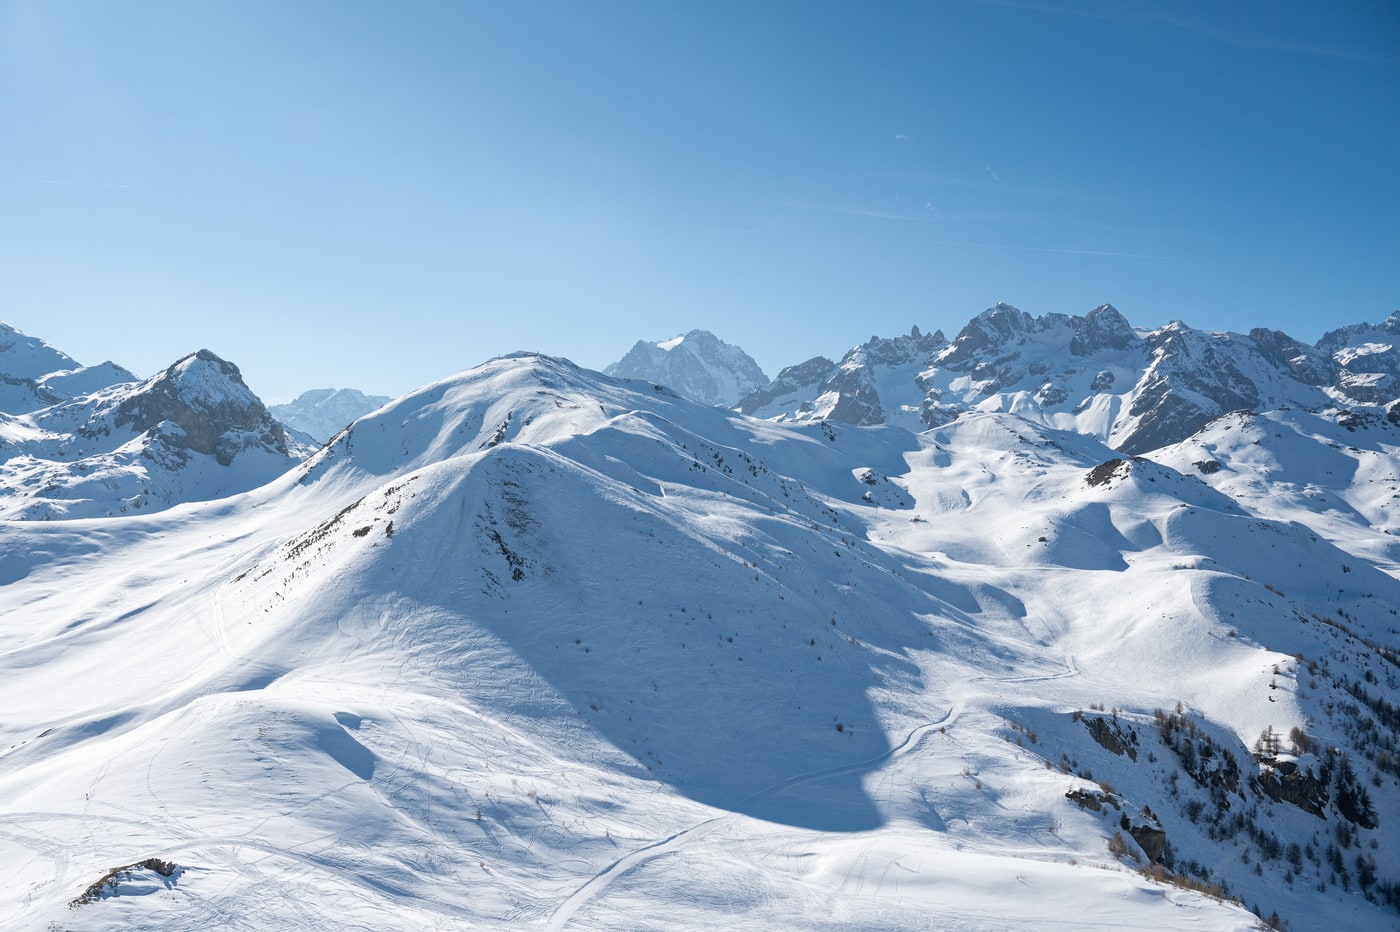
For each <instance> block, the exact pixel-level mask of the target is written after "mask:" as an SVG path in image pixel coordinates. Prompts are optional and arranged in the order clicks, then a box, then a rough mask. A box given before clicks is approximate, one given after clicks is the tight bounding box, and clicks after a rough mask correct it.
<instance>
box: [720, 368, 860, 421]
mask: <svg viewBox="0 0 1400 932" xmlns="http://www.w3.org/2000/svg"><path fill="white" fill-rule="evenodd" d="M835 370H836V363H834V362H832V361H831V360H830V359H827V358H826V357H825V356H813V357H812V358H811V359H809V360H807V361H806V362H801V363H798V364H797V365H795V366H788V367H787V368H786V369H784V370H783V371H782V372H779V373H778V377H777V378H776V379H774V380H773V381H772V382H771V383H769V384H768V385H767V386H765V387H763V388H755V389H754V390H753V391H751V392H749V393H748V394H747V395H745V396H744V400H743V401H741V402H740V403H739V410H740V411H742V412H743V413H744V414H757V413H758V412H759V411H760V410H761V409H763V408H765V407H767V406H768V405H771V404H776V403H778V402H779V401H781V399H783V398H784V397H786V396H789V395H797V394H799V393H804V392H807V393H810V394H811V395H812V396H814V397H815V396H816V395H817V394H819V393H818V392H817V390H816V389H817V386H819V385H821V383H822V382H823V381H824V380H825V379H826V378H827V377H829V376H831V375H833V374H834V372H835Z"/></svg>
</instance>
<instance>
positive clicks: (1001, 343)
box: [738, 304, 1400, 455]
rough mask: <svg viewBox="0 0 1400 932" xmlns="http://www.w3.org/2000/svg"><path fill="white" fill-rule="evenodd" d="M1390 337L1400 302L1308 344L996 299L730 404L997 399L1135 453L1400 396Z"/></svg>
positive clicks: (959, 406) (951, 411)
mask: <svg viewBox="0 0 1400 932" xmlns="http://www.w3.org/2000/svg"><path fill="white" fill-rule="evenodd" d="M1398 337H1400V316H1392V317H1391V318H1390V319H1388V320H1387V321H1386V322H1385V323H1384V324H1382V325H1380V326H1379V327H1372V326H1371V325H1369V324H1361V325H1357V326H1354V327H1348V328H1342V329H1339V330H1335V331H1332V332H1330V333H1328V334H1327V335H1325V336H1324V337H1323V338H1322V339H1321V340H1320V341H1319V342H1318V344H1317V345H1316V346H1311V347H1310V346H1306V345H1304V344H1300V343H1299V342H1298V341H1296V340H1294V339H1293V338H1291V337H1289V336H1288V335H1287V334H1284V333H1282V332H1279V331H1272V330H1267V329H1263V328H1259V329H1255V330H1252V331H1251V332H1250V333H1249V334H1247V335H1246V334H1235V333H1217V332H1207V331H1202V330H1196V329H1193V328H1191V327H1188V326H1186V325H1185V324H1183V323H1181V322H1180V321H1173V322H1172V323H1170V324H1168V325H1166V326H1164V327H1160V328H1157V329H1155V330H1141V331H1139V330H1135V329H1134V328H1133V327H1132V326H1130V325H1129V324H1128V322H1127V320H1126V319H1124V317H1123V316H1122V315H1121V314H1120V313H1119V312H1118V311H1117V310H1116V309H1115V308H1114V307H1112V306H1111V305H1107V304H1105V305H1102V306H1101V307H1098V308H1096V309H1094V310H1093V311H1091V312H1089V313H1088V314H1086V315H1084V316H1083V317H1079V316H1073V315H1065V314H1044V315H1042V316H1039V317H1033V316H1031V315H1029V314H1027V313H1025V312H1023V311H1020V310H1018V309H1017V308H1014V307H1012V306H1010V305H1007V304H998V305H996V306H995V307H992V308H989V309H987V310H986V311H984V312H983V313H981V314H979V315H978V316H976V317H974V318H973V319H972V320H971V321H969V322H968V324H967V326H965V327H964V328H963V329H962V331H961V332H960V333H959V334H958V336H957V337H956V338H955V339H954V340H953V341H952V342H951V343H949V342H948V341H946V340H944V339H943V338H942V334H941V333H936V334H933V335H929V336H921V335H920V334H919V332H918V330H917V328H916V329H915V331H914V332H913V333H911V335H910V336H908V337H901V338H897V339H895V340H882V339H880V338H878V337H872V338H871V340H870V342H868V343H866V344H864V345H863V346H859V347H856V348H855V349H852V350H851V351H850V352H849V353H847V354H846V356H845V358H843V359H842V361H841V363H840V364H839V366H835V367H832V368H831V369H830V371H828V372H827V373H825V374H824V375H822V376H821V377H820V378H815V371H814V370H811V369H807V368H804V370H803V371H804V379H795V378H792V377H789V378H786V379H781V378H780V379H779V380H776V381H775V382H774V383H773V384H772V385H770V386H767V387H765V388H764V389H760V390H758V391H755V392H753V393H751V394H750V395H749V396H748V397H747V398H745V399H744V401H743V402H741V403H740V404H739V406H738V408H739V410H741V411H744V412H745V413H749V414H754V415H756V416H759V417H776V418H781V419H786V420H797V421H803V420H823V419H832V420H840V421H846V422H848V423H853V424H883V423H892V424H900V425H903V426H906V427H909V428H910V429H913V430H920V429H925V428H928V427H937V426H941V425H943V424H946V423H948V422H949V421H950V420H952V419H953V418H955V417H958V416H959V415H961V414H963V413H966V412H968V411H984V412H988V411H1004V412H1007V413H1011V414H1015V415H1017V416H1018V417H1022V418H1026V419H1028V420H1032V421H1035V422H1037V423H1040V424H1045V425H1047V426H1053V427H1058V428H1062V429H1066V430H1072V431H1075V432H1078V433H1084V434H1089V435H1091V436H1095V437H1098V438H1099V439H1101V440H1103V441H1104V442H1106V443H1108V444H1109V445H1110V446H1112V447H1114V448H1115V449H1118V450H1120V451H1122V452H1124V453H1128V454H1133V455H1137V454H1142V453H1146V452H1147V451H1149V450H1153V449H1157V448H1159V447H1162V446H1166V445H1168V444H1172V443H1177V442H1179V441H1182V440H1185V439H1186V438H1187V437H1189V436H1191V435H1192V434H1193V433H1195V432H1196V431H1197V430H1200V429H1201V428H1202V427H1204V426H1205V425H1206V424H1208V423H1210V422H1211V421H1213V420H1214V419H1216V418H1218V417H1220V416H1221V415H1223V414H1227V413H1230V412H1232V411H1237V410H1249V411H1265V410H1272V409H1274V408H1277V407H1279V406H1281V405H1297V406H1302V407H1306V408H1310V409H1321V408H1323V407H1326V406H1327V405H1329V404H1334V403H1340V404H1343V405H1348V406H1358V405H1359V406H1373V407H1376V406H1388V405H1389V404H1390V403H1391V402H1393V401H1395V400H1396V398H1397V397H1400V347H1398V346H1397V345H1396V344H1397V338H1398ZM813 362H815V361H813ZM810 366H811V363H804V364H803V367H810ZM785 371H787V370H785Z"/></svg>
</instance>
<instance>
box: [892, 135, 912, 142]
mask: <svg viewBox="0 0 1400 932" xmlns="http://www.w3.org/2000/svg"><path fill="white" fill-rule="evenodd" d="M894 140H895V142H909V141H910V140H909V137H908V136H906V135H904V134H903V133H895V134H894Z"/></svg>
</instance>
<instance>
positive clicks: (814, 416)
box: [739, 326, 948, 428]
mask: <svg viewBox="0 0 1400 932" xmlns="http://www.w3.org/2000/svg"><path fill="white" fill-rule="evenodd" d="M947 345H948V340H947V338H946V337H944V336H943V332H942V331H941V330H936V331H934V332H933V333H929V334H925V333H923V332H922V331H920V330H919V328H918V327H917V326H915V327H913V328H912V329H911V330H910V331H909V333H908V334H905V335H904V336H899V337H893V338H888V339H886V338H882V337H879V336H872V337H871V338H870V339H869V340H868V341H866V342H865V343H862V344H861V345H859V346H856V347H853V348H852V349H851V350H850V351H848V352H847V353H846V355H845V356H843V357H841V361H840V362H839V363H832V362H831V361H830V360H827V359H825V358H824V357H820V356H818V357H816V358H815V359H810V360H808V361H807V362H805V363H802V364H801V365H800V366H789V367H788V368H787V369H784V370H783V371H782V373H780V374H779V376H778V378H777V379H774V380H773V382H772V383H771V384H770V385H768V386H767V387H766V388H764V389H761V390H758V391H755V392H752V393H751V394H750V395H749V396H748V397H747V398H745V399H744V401H743V402H742V403H741V404H740V405H739V410H741V411H743V412H744V413H745V414H752V415H755V416H757V417H764V418H776V419H780V420H787V421H821V420H826V419H831V420H835V421H841V422H843V423H847V424H859V425H862V426H870V425H874V424H885V423H894V424H899V425H901V426H904V427H910V428H914V427H916V426H917V425H918V424H919V423H920V421H919V418H920V413H919V409H918V406H917V405H915V404H910V403H908V402H907V399H905V398H903V397H902V394H907V392H904V393H901V391H900V388H901V387H903V386H905V385H906V384H908V383H910V382H911V380H912V379H913V378H914V376H915V374H916V373H917V372H918V371H919V370H920V369H922V368H923V367H924V366H925V365H927V363H928V360H929V357H930V356H931V355H932V354H934V353H936V352H938V351H940V350H942V349H943V348H944V347H945V346H947Z"/></svg>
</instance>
